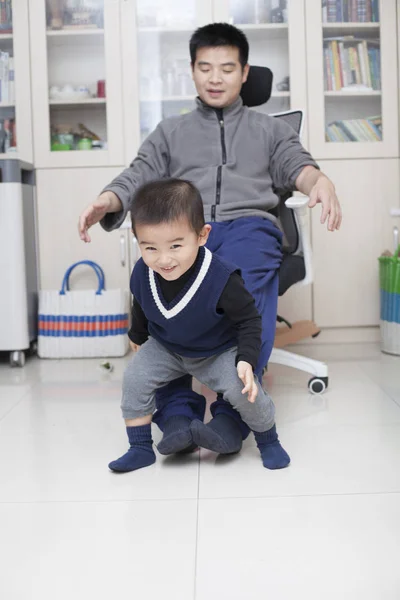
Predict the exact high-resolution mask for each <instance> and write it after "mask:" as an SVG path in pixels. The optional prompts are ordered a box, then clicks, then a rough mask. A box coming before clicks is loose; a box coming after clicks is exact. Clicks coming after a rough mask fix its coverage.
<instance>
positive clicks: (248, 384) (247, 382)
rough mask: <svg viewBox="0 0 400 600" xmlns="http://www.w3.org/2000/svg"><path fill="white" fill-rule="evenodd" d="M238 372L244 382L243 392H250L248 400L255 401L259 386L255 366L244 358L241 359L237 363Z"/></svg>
mask: <svg viewBox="0 0 400 600" xmlns="http://www.w3.org/2000/svg"><path fill="white" fill-rule="evenodd" d="M237 373H238V376H239V379H241V380H242V381H243V383H244V388H243V390H242V394H248V401H249V402H251V403H253V402H255V401H256V398H257V394H258V388H257V384H256V380H255V379H254V374H253V367H252V366H251V364H249V363H248V362H246V361H244V360H239V362H238V364H237Z"/></svg>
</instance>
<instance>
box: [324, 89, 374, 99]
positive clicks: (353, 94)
mask: <svg viewBox="0 0 400 600" xmlns="http://www.w3.org/2000/svg"><path fill="white" fill-rule="evenodd" d="M381 95H382V92H381V91H380V90H368V91H365V92H363V91H361V90H357V91H354V92H351V91H347V90H345V91H343V92H342V91H336V92H334V91H330V92H324V96H326V97H328V98H352V97H355V98H359V97H360V96H362V97H363V98H364V97H367V98H368V97H370V96H372V97H374V96H381Z"/></svg>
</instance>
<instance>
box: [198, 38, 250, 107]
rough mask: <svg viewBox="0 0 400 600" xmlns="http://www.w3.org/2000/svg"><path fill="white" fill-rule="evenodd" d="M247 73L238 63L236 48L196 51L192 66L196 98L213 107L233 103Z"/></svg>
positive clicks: (246, 69) (223, 47)
mask: <svg viewBox="0 0 400 600" xmlns="http://www.w3.org/2000/svg"><path fill="white" fill-rule="evenodd" d="M248 73H249V65H245V67H244V68H243V69H242V65H241V64H240V62H239V49H238V48H235V47H232V46H221V47H219V48H200V49H199V50H197V55H196V62H195V63H194V65H193V66H192V77H193V81H194V84H195V86H196V90H197V93H198V94H199V96H200V98H201V99H202V100H203V102H205V104H208V105H209V106H212V107H213V108H225V107H226V106H229V105H230V104H233V102H235V100H236V99H237V98H238V96H239V94H240V90H241V87H242V84H243V83H244V82H245V81H246V79H247V75H248Z"/></svg>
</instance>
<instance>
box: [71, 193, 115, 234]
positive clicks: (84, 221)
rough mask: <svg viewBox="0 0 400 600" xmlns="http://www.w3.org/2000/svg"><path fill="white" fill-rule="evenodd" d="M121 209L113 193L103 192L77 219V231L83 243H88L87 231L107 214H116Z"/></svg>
mask: <svg viewBox="0 0 400 600" xmlns="http://www.w3.org/2000/svg"><path fill="white" fill-rule="evenodd" d="M121 209H122V204H121V201H120V199H119V198H118V196H117V195H116V194H114V192H104V193H103V194H100V196H99V197H98V198H97V200H95V201H94V202H93V203H92V204H89V206H88V207H87V208H86V209H85V210H84V211H83V213H82V214H81V216H80V217H79V223H78V231H79V237H80V238H81V240H82V241H83V242H90V241H91V238H90V235H89V233H88V230H89V228H90V227H92V225H95V224H96V223H98V222H99V221H101V219H102V218H103V217H105V215H106V214H107V213H109V212H118V211H119V210H121Z"/></svg>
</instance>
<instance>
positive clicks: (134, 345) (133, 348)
mask: <svg viewBox="0 0 400 600" xmlns="http://www.w3.org/2000/svg"><path fill="white" fill-rule="evenodd" d="M129 345H130V347H131V350H132V352H137V351H138V350H139V348H140V346H138V345H137V344H135V343H134V342H132V341H131V340H129Z"/></svg>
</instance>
